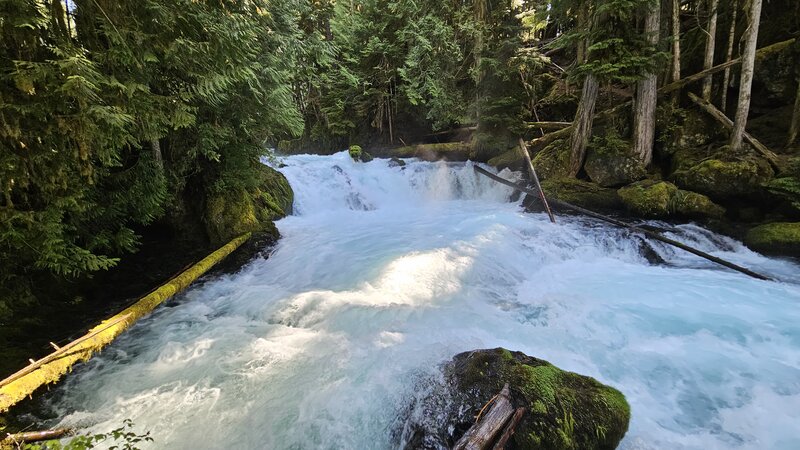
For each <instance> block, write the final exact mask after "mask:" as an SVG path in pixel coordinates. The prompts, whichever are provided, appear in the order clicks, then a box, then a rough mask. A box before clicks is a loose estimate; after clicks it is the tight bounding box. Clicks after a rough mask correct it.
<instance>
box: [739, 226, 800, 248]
mask: <svg viewBox="0 0 800 450" xmlns="http://www.w3.org/2000/svg"><path fill="white" fill-rule="evenodd" d="M744 242H745V244H747V246H748V247H750V248H751V249H753V250H756V251H758V252H761V253H765V254H769V255H788V256H800V222H777V223H768V224H765V225H761V226H758V227H755V228H753V229H752V230H750V231H749V232H748V233H747V236H746V237H745V240H744Z"/></svg>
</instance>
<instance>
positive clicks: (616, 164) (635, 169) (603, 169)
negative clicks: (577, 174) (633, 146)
mask: <svg viewBox="0 0 800 450" xmlns="http://www.w3.org/2000/svg"><path fill="white" fill-rule="evenodd" d="M584 170H586V174H587V175H589V178H591V179H592V181H594V182H595V183H597V184H599V185H600V186H603V187H615V186H623V185H626V184H630V183H633V182H634V181H639V180H641V179H643V178H645V177H646V176H647V171H646V170H645V168H644V165H642V163H641V161H639V160H638V159H637V158H634V157H633V156H631V155H629V154H627V152H619V153H610V152H600V151H590V152H589V154H588V156H587V157H586V165H585V166H584Z"/></svg>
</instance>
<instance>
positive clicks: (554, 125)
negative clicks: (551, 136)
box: [525, 122, 572, 130]
mask: <svg viewBox="0 0 800 450" xmlns="http://www.w3.org/2000/svg"><path fill="white" fill-rule="evenodd" d="M571 126H572V122H525V127H526V128H541V129H543V130H560V129H562V128H566V127H571Z"/></svg>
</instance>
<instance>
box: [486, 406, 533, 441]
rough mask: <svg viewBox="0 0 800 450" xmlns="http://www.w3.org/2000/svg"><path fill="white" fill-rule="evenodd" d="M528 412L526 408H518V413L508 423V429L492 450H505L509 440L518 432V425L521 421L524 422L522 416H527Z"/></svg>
mask: <svg viewBox="0 0 800 450" xmlns="http://www.w3.org/2000/svg"><path fill="white" fill-rule="evenodd" d="M526 411H527V410H526V409H525V408H517V411H516V412H515V413H514V416H513V417H512V418H511V420H510V421H509V422H508V425H506V429H505V430H504V431H503V434H501V435H500V439H498V440H497V443H496V444H494V448H493V449H492V450H505V448H506V444H508V440H509V439H511V436H513V435H514V431H516V430H517V425H519V423H520V421H521V420H522V416H524V415H525V412H526Z"/></svg>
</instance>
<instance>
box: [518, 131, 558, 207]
mask: <svg viewBox="0 0 800 450" xmlns="http://www.w3.org/2000/svg"><path fill="white" fill-rule="evenodd" d="M517 148H518V150H519V154H520V156H521V157H522V160H523V161H525V162H526V163H527V165H528V173H529V174H530V178H531V181H533V183H534V184H535V185H536V190H537V191H539V200H541V201H542V205H544V210H545V211H547V216H548V217H550V222H552V223H556V218H555V216H553V211H551V210H550V205H549V204H548V203H547V196H545V195H544V191H543V190H542V184H541V183H539V176H538V175H536V169H535V168H534V167H533V163H532V162H531V155H530V154H528V146H527V145H525V141H524V140H523V139H522V138H520V139H519V147H517Z"/></svg>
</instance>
